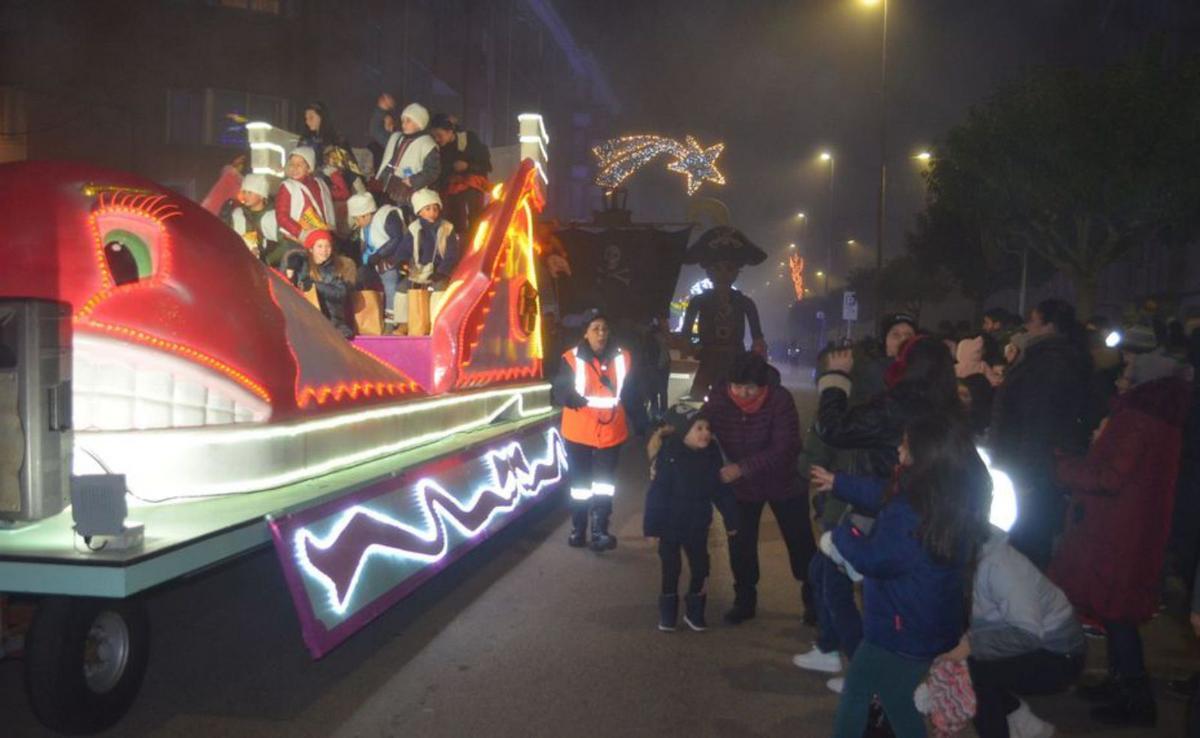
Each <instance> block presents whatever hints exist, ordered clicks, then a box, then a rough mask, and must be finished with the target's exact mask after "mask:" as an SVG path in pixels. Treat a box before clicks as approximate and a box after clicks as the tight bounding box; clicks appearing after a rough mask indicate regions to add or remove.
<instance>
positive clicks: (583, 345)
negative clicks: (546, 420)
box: [551, 311, 646, 552]
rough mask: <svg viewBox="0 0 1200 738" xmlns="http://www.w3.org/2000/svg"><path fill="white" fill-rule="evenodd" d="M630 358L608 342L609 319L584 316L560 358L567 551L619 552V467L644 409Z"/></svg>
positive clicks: (556, 394) (641, 426) (555, 395)
mask: <svg viewBox="0 0 1200 738" xmlns="http://www.w3.org/2000/svg"><path fill="white" fill-rule="evenodd" d="M633 370H634V367H633V365H632V362H631V359H630V356H629V353H628V352H627V351H625V349H623V348H621V347H620V346H618V345H617V343H616V341H615V340H613V339H612V337H611V330H610V328H609V323H608V318H606V317H605V316H604V315H603V314H602V313H600V312H599V311H591V312H589V313H588V314H587V316H586V322H585V323H584V333H583V337H582V338H581V339H580V341H579V343H578V344H576V345H575V346H574V347H572V348H569V349H567V350H566V351H565V352H563V355H562V361H561V362H560V363H559V367H558V372H557V373H556V374H555V377H554V380H553V384H552V389H551V400H552V401H553V403H554V404H555V405H558V406H559V407H562V408H563V411H562V438H563V443H564V445H565V446H566V451H567V460H568V462H569V467H570V485H571V535H570V536H569V537H568V538H567V545H568V546H571V547H572V548H582V547H583V546H587V545H588V522H589V519H590V521H591V539H592V540H591V549H592V550H593V551H596V552H601V551H608V550H611V549H614V548H616V547H617V539H616V536H613V535H612V534H611V533H609V530H608V524H609V519H610V518H611V517H612V509H613V498H614V497H615V496H616V491H617V488H616V474H617V461H618V457H619V454H620V450H621V446H622V445H623V444H624V443H625V441H626V440H627V439H628V438H629V433H630V430H631V429H632V430H633V431H634V432H635V433H638V434H639V435H640V434H641V433H642V432H644V431H645V428H646V418H645V412H646V410H645V407H644V406H643V405H642V403H641V400H640V398H639V396H638V391H637V383H636V382H635V381H633V378H634V376H635V375H634V371H633Z"/></svg>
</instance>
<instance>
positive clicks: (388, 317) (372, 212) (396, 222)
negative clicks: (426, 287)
mask: <svg viewBox="0 0 1200 738" xmlns="http://www.w3.org/2000/svg"><path fill="white" fill-rule="evenodd" d="M346 212H347V216H348V217H349V219H350V225H351V227H352V228H353V229H354V233H355V238H356V240H357V242H358V244H359V253H361V254H362V264H361V266H360V267H359V270H358V274H359V282H360V283H361V284H362V285H363V288H364V289H369V290H377V291H378V290H382V291H383V296H384V303H383V304H384V319H385V321H386V322H387V323H389V324H391V325H390V327H389V332H391V331H392V330H395V329H396V325H395V323H396V319H395V312H394V309H395V303H396V291H397V288H398V286H399V284H400V279H401V274H400V264H401V262H402V261H403V259H401V257H400V254H401V251H400V248H401V245H402V244H403V243H404V235H405V228H404V213H403V212H401V210H400V208H398V207H396V206H395V205H384V206H383V207H381V208H376V207H375V198H374V197H372V196H371V195H370V194H368V193H361V194H358V195H354V196H353V197H351V198H350V199H349V200H347V201H346ZM405 299H406V300H407V296H405ZM406 307H407V304H406ZM407 329H408V326H407V325H405V326H404V330H405V331H407Z"/></svg>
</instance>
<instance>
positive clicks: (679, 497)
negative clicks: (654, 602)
mask: <svg viewBox="0 0 1200 738" xmlns="http://www.w3.org/2000/svg"><path fill="white" fill-rule="evenodd" d="M667 420H668V422H669V423H670V424H671V426H672V429H673V433H671V435H669V436H667V438H666V441H665V442H664V443H663V446H662V450H661V451H659V452H658V456H657V458H656V459H655V461H654V479H653V481H652V482H651V484H650V491H649V492H648V493H647V494H646V510H645V516H644V532H645V534H646V535H647V536H648V537H652V538H657V539H658V558H659V560H660V561H661V562H662V593H661V594H660V595H659V599H658V611H659V619H658V629H659V630H663V631H672V630H675V622H676V619H677V617H678V613H679V575H680V573H681V571H682V561H681V560H680V549H682V550H683V553H685V554H687V559H688V568H689V569H690V570H691V582H690V583H689V584H688V591H687V606H686V609H685V612H684V616H683V620H684V622H685V623H687V625H688V627H689V628H691V629H692V630H704V629H705V628H706V627H707V624H706V622H705V619H704V606H705V600H706V599H707V590H706V588H705V584H706V582H707V580H708V572H709V557H708V529H709V526H711V525H712V509H713V506H714V505H716V507H717V509H719V510H720V511H721V516H722V517H723V518H724V519H725V531H726V533H727V534H728V535H730V536H734V535H736V534H737V528H738V522H737V521H738V517H737V516H738V508H737V501H736V499H735V498H734V495H733V490H732V489H731V488H730V487H729V485H727V484H725V483H724V482H722V481H721V463H722V462H721V450H720V449H719V448H717V445H716V444H715V443H713V442H712V429H711V428H710V427H709V424H708V418H706V417H704V415H703V414H702V413H701V412H700V411H699V409H692V408H690V407H689V406H687V405H680V406H678V407H677V408H675V409H673V410H672V412H671V414H670V415H669V416H668V418H667Z"/></svg>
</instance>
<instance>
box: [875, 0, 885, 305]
mask: <svg viewBox="0 0 1200 738" xmlns="http://www.w3.org/2000/svg"><path fill="white" fill-rule="evenodd" d="M882 12H883V32H882V37H883V40H882V42H881V44H880V52H879V207H878V211H877V213H876V221H875V243H876V246H875V295H874V297H875V317H876V318H877V319H878V318H879V316H880V315H881V314H882V311H883V299H882V295H881V294H880V293H881V290H882V284H881V280H880V279H879V277H880V275H881V274H883V230H884V228H883V223H884V220H885V218H886V215H887V40H888V0H883V8H882Z"/></svg>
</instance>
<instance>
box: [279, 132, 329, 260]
mask: <svg viewBox="0 0 1200 738" xmlns="http://www.w3.org/2000/svg"><path fill="white" fill-rule="evenodd" d="M316 168H317V154H316V152H315V151H313V150H312V149H311V148H310V147H308V146H298V147H296V148H295V149H293V150H292V153H291V154H290V155H289V156H288V160H287V166H286V167H285V168H284V171H285V173H286V174H287V179H285V180H283V184H282V185H281V186H280V187H279V192H278V193H277V194H276V195H275V220H276V221H277V222H278V224H279V232H280V235H281V236H283V237H285V238H287V239H289V240H290V241H292V242H293V243H294V244H300V245H303V244H305V243H306V242H307V241H308V237H309V235H310V234H311V233H313V232H314V231H330V232H332V231H333V225H334V224H335V223H336V216H335V213H334V209H333V195H332V194H331V193H330V192H329V185H327V184H325V182H324V181H323V180H321V179H320V178H319V177H317V176H316V175H315V172H316Z"/></svg>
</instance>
